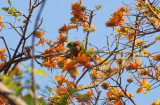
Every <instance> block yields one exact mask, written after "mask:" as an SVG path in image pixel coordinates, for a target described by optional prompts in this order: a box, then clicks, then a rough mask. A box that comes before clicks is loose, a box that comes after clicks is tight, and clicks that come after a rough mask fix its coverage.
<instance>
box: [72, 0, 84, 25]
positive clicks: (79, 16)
mask: <svg viewBox="0 0 160 105" xmlns="http://www.w3.org/2000/svg"><path fill="white" fill-rule="evenodd" d="M71 10H72V12H71V14H72V15H73V17H72V18H71V19H70V20H71V23H73V24H77V25H83V24H84V22H85V21H86V19H87V17H86V14H87V11H86V7H85V6H82V5H81V0H79V2H76V3H74V4H71Z"/></svg>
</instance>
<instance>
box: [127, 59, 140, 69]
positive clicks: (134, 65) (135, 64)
mask: <svg viewBox="0 0 160 105" xmlns="http://www.w3.org/2000/svg"><path fill="white" fill-rule="evenodd" d="M131 62H132V63H130V64H129V65H128V66H127V69H128V70H132V69H138V68H140V67H141V65H142V64H141V60H139V59H138V58H137V60H136V61H135V62H134V61H131Z"/></svg>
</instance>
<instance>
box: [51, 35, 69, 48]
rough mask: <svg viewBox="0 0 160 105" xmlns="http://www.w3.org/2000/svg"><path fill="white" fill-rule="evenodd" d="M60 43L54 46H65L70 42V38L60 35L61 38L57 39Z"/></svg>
mask: <svg viewBox="0 0 160 105" xmlns="http://www.w3.org/2000/svg"><path fill="white" fill-rule="evenodd" d="M57 39H58V41H57V42H53V43H54V44H57V45H59V46H60V45H61V44H64V42H68V36H67V35H65V36H63V34H62V33H60V34H59V38H57Z"/></svg>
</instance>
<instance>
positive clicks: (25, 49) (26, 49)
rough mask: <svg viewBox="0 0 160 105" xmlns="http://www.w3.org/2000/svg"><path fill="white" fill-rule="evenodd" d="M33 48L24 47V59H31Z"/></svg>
mask: <svg viewBox="0 0 160 105" xmlns="http://www.w3.org/2000/svg"><path fill="white" fill-rule="evenodd" d="M32 48H33V46H26V47H24V55H25V56H26V57H31V56H32V54H31V50H32Z"/></svg>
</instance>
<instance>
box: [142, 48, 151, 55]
mask: <svg viewBox="0 0 160 105" xmlns="http://www.w3.org/2000/svg"><path fill="white" fill-rule="evenodd" d="M143 53H144V54H148V55H151V52H149V51H147V50H146V49H144V50H143Z"/></svg>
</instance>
